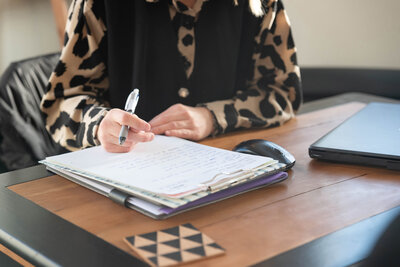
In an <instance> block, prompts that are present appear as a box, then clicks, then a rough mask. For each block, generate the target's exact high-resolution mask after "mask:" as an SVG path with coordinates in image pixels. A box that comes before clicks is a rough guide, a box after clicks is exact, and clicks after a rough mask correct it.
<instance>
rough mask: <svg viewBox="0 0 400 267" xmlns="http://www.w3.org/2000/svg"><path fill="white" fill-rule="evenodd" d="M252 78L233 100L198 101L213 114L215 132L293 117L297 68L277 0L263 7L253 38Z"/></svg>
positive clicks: (298, 101)
mask: <svg viewBox="0 0 400 267" xmlns="http://www.w3.org/2000/svg"><path fill="white" fill-rule="evenodd" d="M255 43H256V45H255V49H254V52H253V62H254V73H253V79H251V80H248V81H247V85H246V88H244V90H240V91H237V93H236V95H235V96H234V97H233V98H232V99H227V100H221V101H215V102H210V103H205V104H201V105H202V106H205V107H207V108H208V109H209V110H210V111H211V113H212V114H213V116H214V118H215V122H216V127H215V128H216V129H215V132H214V133H213V134H214V135H216V134H220V133H226V132H230V131H233V130H236V129H239V128H251V127H273V126H278V125H281V124H283V123H284V122H286V121H287V120H289V119H290V118H292V117H294V114H295V113H296V111H297V110H298V109H299V107H300V104H301V102H302V91H301V83H300V69H299V67H298V65H297V60H296V48H295V46H294V42H293V38H292V33H291V28H290V23H289V19H288V17H287V14H286V11H285V10H284V8H283V5H282V3H281V1H280V0H275V1H274V0H272V1H271V0H270V1H269V3H268V5H267V6H266V14H265V15H264V17H263V19H262V22H261V28H260V32H259V33H258V34H257V35H256V37H255Z"/></svg>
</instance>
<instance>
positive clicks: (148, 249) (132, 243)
mask: <svg viewBox="0 0 400 267" xmlns="http://www.w3.org/2000/svg"><path fill="white" fill-rule="evenodd" d="M124 241H125V242H127V243H128V245H129V247H130V248H131V249H133V250H134V251H135V252H136V253H137V254H139V255H140V256H141V257H142V258H143V259H144V260H145V261H146V262H147V263H149V264H150V265H152V266H171V265H176V264H179V263H186V262H190V261H195V260H200V259H203V258H206V257H213V256H217V255H221V254H224V253H225V250H224V249H223V248H222V247H220V246H219V245H218V244H217V243H215V242H214V240H212V239H211V238H210V237H208V236H207V235H205V234H203V233H202V232H200V231H199V230H198V229H196V228H195V227H194V226H193V225H191V224H190V223H186V224H182V225H178V226H175V227H172V228H168V229H164V230H160V231H156V232H151V233H146V234H141V235H134V236H129V237H126V238H125V239H124Z"/></svg>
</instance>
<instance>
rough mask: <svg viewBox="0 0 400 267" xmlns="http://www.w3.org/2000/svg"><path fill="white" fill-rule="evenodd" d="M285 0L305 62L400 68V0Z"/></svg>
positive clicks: (303, 62) (307, 64)
mask: <svg viewBox="0 0 400 267" xmlns="http://www.w3.org/2000/svg"><path fill="white" fill-rule="evenodd" d="M283 1H284V5H285V7H286V9H287V12H288V14H289V18H290V20H291V23H292V26H293V31H294V37H295V43H296V45H297V48H298V60H299V64H300V65H303V66H345V67H377V68H393V69H400V19H399V18H398V12H399V10H400V1H398V0H382V1H375V0H336V1H327V0H283Z"/></svg>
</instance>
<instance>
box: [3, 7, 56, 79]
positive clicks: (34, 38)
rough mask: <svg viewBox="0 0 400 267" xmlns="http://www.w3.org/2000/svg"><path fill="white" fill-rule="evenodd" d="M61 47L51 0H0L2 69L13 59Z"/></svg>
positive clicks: (53, 50)
mask: <svg viewBox="0 0 400 267" xmlns="http://www.w3.org/2000/svg"><path fill="white" fill-rule="evenodd" d="M59 49H60V45H59V41H58V37H57V32H56V27H55V23H54V18H53V13H52V10H51V6H50V1H49V0H0V73H2V72H3V71H4V69H5V68H6V67H7V66H8V65H9V63H10V62H12V61H15V60H19V59H24V58H28V57H32V56H36V55H41V54H45V53H50V52H56V51H58V50H59Z"/></svg>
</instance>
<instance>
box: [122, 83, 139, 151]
mask: <svg viewBox="0 0 400 267" xmlns="http://www.w3.org/2000/svg"><path fill="white" fill-rule="evenodd" d="M138 101H139V89H135V90H133V91H132V93H130V94H129V96H128V99H127V100H126V103H125V111H126V112H129V113H131V114H135V109H136V106H137V103H138ZM128 132H129V126H126V125H123V126H122V128H121V131H120V132H119V144H120V145H122V144H123V143H124V142H125V140H126V136H127V135H128Z"/></svg>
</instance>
